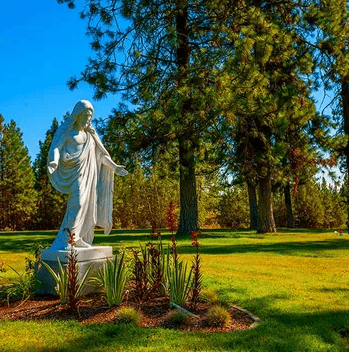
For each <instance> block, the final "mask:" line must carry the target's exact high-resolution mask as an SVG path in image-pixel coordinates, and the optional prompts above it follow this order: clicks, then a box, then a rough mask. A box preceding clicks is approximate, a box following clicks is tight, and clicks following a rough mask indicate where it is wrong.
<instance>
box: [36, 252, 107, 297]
mask: <svg viewBox="0 0 349 352" xmlns="http://www.w3.org/2000/svg"><path fill="white" fill-rule="evenodd" d="M75 250H76V251H77V254H78V256H77V258H78V266H79V276H78V279H80V278H81V277H82V276H83V275H84V274H85V273H86V271H87V269H88V268H89V267H90V265H91V264H92V265H93V266H92V269H91V272H90V275H89V276H90V277H91V276H96V275H97V272H98V270H99V269H100V268H101V267H102V266H103V263H105V262H106V261H107V260H110V259H113V248H112V247H109V246H108V247H107V246H103V247H102V246H92V247H89V248H75ZM69 253H70V250H58V251H57V250H50V249H44V250H42V251H41V260H42V261H43V262H45V263H47V264H48V265H49V266H50V267H51V268H52V269H53V270H54V271H55V272H56V273H58V260H57V258H59V261H60V262H61V264H62V266H63V268H66V267H67V265H68V254H69ZM36 270H37V273H38V279H39V280H40V281H41V282H42V286H41V287H40V288H39V289H38V293H39V294H51V295H57V293H56V291H55V286H56V282H55V280H54V278H53V277H52V275H51V274H50V273H49V272H48V270H47V269H46V267H45V266H44V265H42V264H41V265H40V264H39V265H37V268H36ZM93 292H98V288H97V287H96V286H94V285H93V284H90V283H87V285H86V286H85V289H84V291H83V294H88V293H93Z"/></svg>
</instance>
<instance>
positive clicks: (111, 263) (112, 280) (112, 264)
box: [92, 253, 128, 307]
mask: <svg viewBox="0 0 349 352" xmlns="http://www.w3.org/2000/svg"><path fill="white" fill-rule="evenodd" d="M124 258H125V253H122V255H121V256H120V258H118V256H115V258H114V259H112V260H108V261H106V262H105V263H104V264H103V267H102V268H101V270H99V271H98V273H97V276H96V277H94V278H93V279H92V280H93V281H95V282H96V283H97V284H98V285H99V286H100V287H102V289H103V292H104V294H105V299H106V301H107V304H108V306H109V307H111V306H114V305H115V306H118V305H120V303H121V302H122V298H123V295H124V292H125V285H126V282H127V276H128V275H127V272H126V266H125V263H124Z"/></svg>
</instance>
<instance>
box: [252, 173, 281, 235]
mask: <svg viewBox="0 0 349 352" xmlns="http://www.w3.org/2000/svg"><path fill="white" fill-rule="evenodd" d="M257 232H258V233H267V232H276V227H275V220H274V214H273V204H272V194H271V176H270V171H269V172H268V174H267V175H266V176H265V177H264V178H260V179H259V182H258V228H257Z"/></svg>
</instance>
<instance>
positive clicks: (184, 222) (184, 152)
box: [177, 138, 198, 235]
mask: <svg viewBox="0 0 349 352" xmlns="http://www.w3.org/2000/svg"><path fill="white" fill-rule="evenodd" d="M179 163H180V165H179V170H180V184H179V194H180V215H179V227H178V230H177V234H180V235H188V234H189V232H190V231H197V230H198V203H197V194H196V176H195V155H194V151H193V146H192V145H191V142H190V141H189V140H187V139H185V138H181V139H180V140H179Z"/></svg>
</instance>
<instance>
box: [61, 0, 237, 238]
mask: <svg viewBox="0 0 349 352" xmlns="http://www.w3.org/2000/svg"><path fill="white" fill-rule="evenodd" d="M59 2H61V3H62V2H68V3H70V4H74V1H65V0H60V1H59ZM217 6H218V8H216V7H217ZM225 6H228V7H229V6H230V5H229V4H228V2H227V3H226V4H225ZM216 10H217V11H216ZM216 12H217V13H216ZM223 14H224V9H221V8H220V5H219V4H218V3H216V2H214V3H213V4H211V2H209V1H188V0H171V1H168V0H166V1H165V0H163V1H148V2H144V1H140V0H138V1H132V2H130V1H93V2H90V1H86V7H85V10H84V11H83V12H82V17H83V18H87V19H88V23H89V26H88V34H89V35H90V36H91V37H92V43H91V46H92V48H93V49H94V50H95V51H96V58H95V59H90V60H89V64H88V66H87V67H86V69H85V70H84V71H83V72H82V74H81V76H80V77H78V78H72V79H71V80H70V81H69V84H70V87H71V88H74V87H76V85H77V84H78V83H79V82H80V81H86V82H88V83H89V84H91V85H92V86H93V87H94V88H95V97H96V98H97V99H100V98H102V97H104V96H105V95H106V94H107V93H117V92H121V91H124V92H125V98H126V99H127V100H128V101H129V102H131V103H132V104H134V105H135V106H137V107H139V108H137V109H136V112H135V113H129V112H128V113H123V112H121V113H120V111H114V117H112V119H111V120H113V119H114V120H118V123H117V128H118V129H119V130H120V129H121V130H122V132H125V128H124V126H125V125H126V124H127V125H128V126H130V127H131V128H130V129H128V128H126V130H128V131H126V133H125V134H124V135H123V136H124V138H123V141H124V142H125V143H126V147H124V150H125V151H126V152H128V153H132V152H134V153H136V152H137V151H139V150H140V149H142V148H143V149H148V148H149V147H150V148H151V150H154V148H156V147H159V148H161V147H164V146H165V147H164V148H166V149H169V148H176V150H177V155H178V163H179V178H180V224H179V228H178V233H181V234H189V232H190V231H196V230H197V229H198V202H197V193H196V173H197V165H198V155H199V153H200V150H201V149H202V148H206V145H208V146H210V148H206V153H205V155H206V156H207V155H208V154H216V150H217V146H219V145H220V144H221V143H222V138H220V136H217V134H216V133H214V130H215V128H217V127H221V124H220V122H219V121H218V120H219V114H217V112H216V111H215V106H217V105H219V99H217V92H216V89H215V86H214V84H213V83H214V80H212V77H214V75H215V71H216V70H217V67H218V66H219V63H220V50H219V48H217V47H216V45H215V44H214V41H215V38H216V37H217V33H216V31H215V30H212V29H213V28H214V25H215V23H216V20H215V18H217V16H222V15H223ZM121 19H123V20H124V21H126V23H127V25H125V23H123V22H122V21H121ZM123 53H126V54H125V55H124V56H123V55H122V54H123ZM217 55H218V56H217ZM107 129H108V130H112V129H110V128H109V127H108V126H107ZM130 130H131V131H132V132H134V134H133V135H130ZM112 133H113V132H112ZM127 139H128V140H127ZM208 139H211V140H212V142H211V143H208V144H206V143H204V142H203V141H207V140H208ZM216 159H218V158H216Z"/></svg>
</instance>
